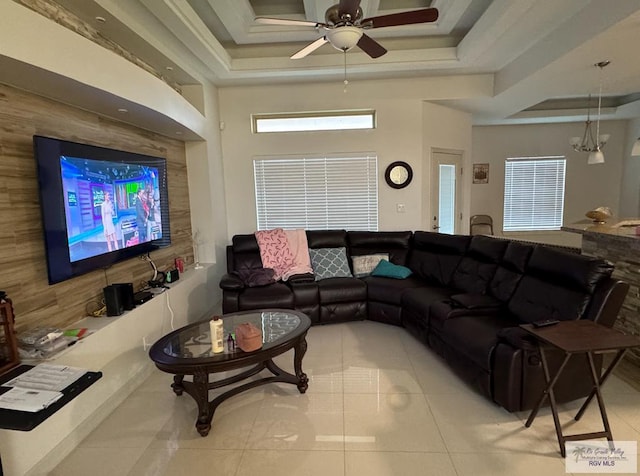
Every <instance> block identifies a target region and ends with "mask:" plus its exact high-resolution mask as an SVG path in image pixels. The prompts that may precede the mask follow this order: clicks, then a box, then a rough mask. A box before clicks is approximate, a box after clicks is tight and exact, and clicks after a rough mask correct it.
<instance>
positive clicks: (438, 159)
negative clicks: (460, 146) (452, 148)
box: [430, 152, 462, 235]
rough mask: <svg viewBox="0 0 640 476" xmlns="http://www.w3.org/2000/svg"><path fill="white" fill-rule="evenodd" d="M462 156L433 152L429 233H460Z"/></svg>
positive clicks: (452, 153) (454, 153)
mask: <svg viewBox="0 0 640 476" xmlns="http://www.w3.org/2000/svg"><path fill="white" fill-rule="evenodd" d="M461 171H462V154H461V153H458V152H433V154H432V161H431V177H432V180H431V197H430V198H431V200H430V201H431V228H432V229H431V231H435V232H438V233H447V234H450V235H452V234H454V233H458V232H459V231H460V225H461V223H460V220H461V213H460V206H461V194H460V190H461V188H462V187H461V186H460V175H461Z"/></svg>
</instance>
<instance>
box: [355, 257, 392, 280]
mask: <svg viewBox="0 0 640 476" xmlns="http://www.w3.org/2000/svg"><path fill="white" fill-rule="evenodd" d="M383 259H384V260H387V261H388V260H389V254H388V253H378V254H373V255H362V256H352V257H351V261H352V262H353V275H354V276H355V277H356V278H362V277H364V276H369V275H370V274H371V271H373V270H374V269H375V267H376V266H378V263H379V262H380V261H381V260H383Z"/></svg>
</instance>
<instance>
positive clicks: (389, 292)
mask: <svg viewBox="0 0 640 476" xmlns="http://www.w3.org/2000/svg"><path fill="white" fill-rule="evenodd" d="M362 280H363V281H364V282H365V283H367V299H368V300H369V301H370V302H372V301H376V302H384V303H388V304H394V305H396V306H400V302H401V301H402V294H403V293H404V292H405V291H406V290H407V289H413V288H417V287H420V286H424V281H422V280H421V279H419V278H415V277H413V276H410V277H408V278H407V279H393V278H382V277H378V276H367V277H365V278H362Z"/></svg>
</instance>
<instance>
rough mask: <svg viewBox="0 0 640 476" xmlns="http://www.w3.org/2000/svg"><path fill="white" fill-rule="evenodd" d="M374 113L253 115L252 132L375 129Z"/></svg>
mask: <svg viewBox="0 0 640 476" xmlns="http://www.w3.org/2000/svg"><path fill="white" fill-rule="evenodd" d="M375 119H376V115H375V111H373V110H370V109H366V110H355V111H322V112H300V113H278V114H254V115H253V116H252V120H253V131H254V132H256V133H263V132H304V131H334V130H335V131H337V130H353V129H373V128H375Z"/></svg>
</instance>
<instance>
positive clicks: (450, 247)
mask: <svg viewBox="0 0 640 476" xmlns="http://www.w3.org/2000/svg"><path fill="white" fill-rule="evenodd" d="M470 241H471V237H470V236H461V235H446V234H441V233H430V232H426V231H416V232H415V234H414V239H413V250H412V251H411V253H410V255H409V258H408V261H407V266H408V267H409V268H411V270H412V271H413V272H414V273H416V274H417V275H418V276H419V277H420V278H422V279H424V280H426V281H428V282H430V283H433V284H437V285H441V286H447V285H449V284H450V282H451V277H452V276H453V273H454V271H455V269H456V268H457V267H458V264H459V263H460V260H461V259H462V256H463V254H464V253H465V251H466V250H467V247H468V245H469V242H470Z"/></svg>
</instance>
